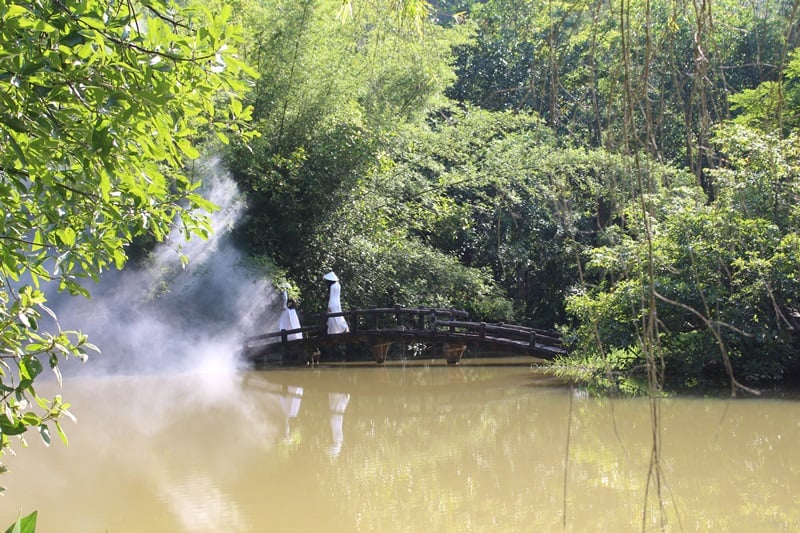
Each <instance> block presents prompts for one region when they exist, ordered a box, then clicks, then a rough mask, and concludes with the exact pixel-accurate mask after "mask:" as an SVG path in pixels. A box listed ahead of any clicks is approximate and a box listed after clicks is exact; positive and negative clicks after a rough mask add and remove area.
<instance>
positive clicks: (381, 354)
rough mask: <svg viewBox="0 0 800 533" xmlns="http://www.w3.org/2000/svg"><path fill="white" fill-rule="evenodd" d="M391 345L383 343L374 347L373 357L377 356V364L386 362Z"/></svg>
mask: <svg viewBox="0 0 800 533" xmlns="http://www.w3.org/2000/svg"><path fill="white" fill-rule="evenodd" d="M391 345H392V343H391V342H382V343H380V344H373V345H372V355H374V356H375V362H376V363H378V364H381V363H383V362H384V361H386V353H387V352H388V351H389V346H391Z"/></svg>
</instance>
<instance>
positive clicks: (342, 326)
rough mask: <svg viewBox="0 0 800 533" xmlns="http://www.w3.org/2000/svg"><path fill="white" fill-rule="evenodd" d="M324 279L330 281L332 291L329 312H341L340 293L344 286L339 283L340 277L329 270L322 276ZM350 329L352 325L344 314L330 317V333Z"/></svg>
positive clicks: (345, 331)
mask: <svg viewBox="0 0 800 533" xmlns="http://www.w3.org/2000/svg"><path fill="white" fill-rule="evenodd" d="M322 279H324V280H325V281H326V282H327V283H328V290H329V291H330V293H329V296H328V312H329V313H341V312H342V303H341V302H340V301H339V293H340V292H341V290H342V286H341V285H340V284H339V278H338V277H336V274H334V273H333V272H328V273H327V274H325V275H324V276H322ZM348 331H350V326H348V325H347V320H345V319H344V317H343V316H335V317H329V318H328V333H329V334H336V333H347V332H348Z"/></svg>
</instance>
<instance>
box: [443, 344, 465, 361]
mask: <svg viewBox="0 0 800 533" xmlns="http://www.w3.org/2000/svg"><path fill="white" fill-rule="evenodd" d="M466 349H467V345H466V344H461V343H454V342H445V343H443V344H442V352H444V358H445V359H446V360H447V364H448V365H455V364H457V363H458V362H459V361H461V356H462V355H464V351H465V350H466Z"/></svg>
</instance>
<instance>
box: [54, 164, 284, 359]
mask: <svg viewBox="0 0 800 533" xmlns="http://www.w3.org/2000/svg"><path fill="white" fill-rule="evenodd" d="M201 171H202V172H203V174H204V177H203V183H204V185H203V189H204V192H203V194H204V196H205V197H206V198H208V199H209V200H211V201H212V202H214V203H215V204H216V205H218V206H220V210H219V211H218V212H216V213H214V214H212V215H211V225H212V228H213V230H214V233H213V235H212V236H211V237H210V238H209V239H208V240H203V239H200V238H197V237H193V238H192V239H191V240H189V241H186V240H185V238H184V237H183V236H182V235H181V234H180V232H178V231H177V230H175V231H173V234H172V235H170V237H169V239H167V241H166V242H165V243H163V244H161V245H159V246H158V247H157V248H156V249H155V250H154V251H153V253H152V257H151V261H150V262H149V266H148V267H147V268H133V267H127V268H126V269H124V270H123V271H121V272H108V273H106V274H105V275H104V276H103V277H102V279H101V281H100V283H98V284H95V285H92V286H90V287H88V288H89V291H90V292H91V294H92V298H91V299H89V300H87V299H85V298H81V297H70V296H66V295H58V297H57V298H54V299H53V307H54V309H55V311H56V313H57V315H58V316H59V320H60V321H61V324H62V327H63V328H64V329H79V330H81V331H83V332H85V333H87V334H88V335H89V340H90V342H92V343H93V344H95V345H97V346H98V347H99V348H100V350H101V351H102V355H91V354H90V361H89V362H88V363H86V364H85V365H82V367H87V368H85V369H83V370H82V371H87V370H88V371H92V372H99V373H120V374H142V373H168V372H173V373H174V372H198V371H207V372H212V373H224V372H233V371H235V370H236V369H237V364H238V363H239V362H240V361H239V359H238V357H237V356H238V352H239V350H240V348H241V343H242V339H243V338H244V336H246V335H250V334H253V333H254V332H262V331H266V330H268V329H270V328H272V329H274V328H275V327H276V324H277V313H278V312H279V309H276V302H278V296H277V295H276V294H275V291H274V289H273V288H272V286H271V284H270V283H269V282H268V281H267V280H265V279H263V278H260V279H259V278H258V276H257V275H256V274H255V273H254V272H253V270H252V269H251V268H249V267H248V266H247V265H246V264H245V261H244V259H245V257H244V255H243V254H242V253H241V252H240V251H239V250H237V249H236V248H235V247H234V245H233V243H232V242H231V235H230V232H231V229H232V228H233V227H234V225H235V224H236V222H237V221H238V219H239V217H240V216H241V214H242V212H243V208H244V205H243V202H242V199H241V195H240V193H239V191H238V188H237V187H236V184H235V183H234V182H233V180H232V179H231V177H230V176H229V174H228V173H227V171H225V170H223V169H222V168H221V166H220V164H219V161H217V160H208V161H205V162H204V163H203V164H202V165H201ZM179 252H180V253H182V254H184V255H185V256H187V257H188V259H189V263H188V265H186V266H185V267H182V266H181V262H180V256H179ZM74 366H75V365H67V369H66V371H67V372H70V371H72V370H73V367H74Z"/></svg>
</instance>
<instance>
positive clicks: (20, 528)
mask: <svg viewBox="0 0 800 533" xmlns="http://www.w3.org/2000/svg"><path fill="white" fill-rule="evenodd" d="M37 515H38V512H37V511H34V512H32V513H31V514H29V515H27V516H20V517H19V518H18V519H17V521H16V522H14V523H13V524H11V525H10V526H9V527H8V529H6V532H5V533H36V518H37Z"/></svg>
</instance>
